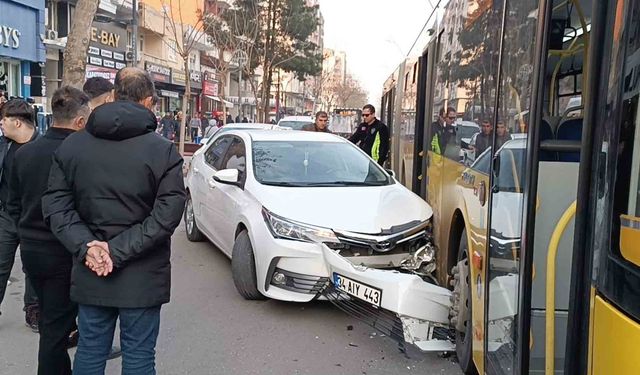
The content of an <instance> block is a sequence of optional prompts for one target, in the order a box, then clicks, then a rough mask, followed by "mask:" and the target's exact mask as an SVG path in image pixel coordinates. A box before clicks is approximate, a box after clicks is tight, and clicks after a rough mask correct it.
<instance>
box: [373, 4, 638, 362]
mask: <svg viewBox="0 0 640 375" xmlns="http://www.w3.org/2000/svg"><path fill="white" fill-rule="evenodd" d="M424 26H425V27H424V32H423V33H422V34H421V35H420V38H419V40H418V43H416V44H417V45H418V48H420V53H418V54H419V55H420V56H419V58H418V59H417V60H416V59H407V60H405V61H403V62H401V64H400V65H399V67H398V69H397V70H396V72H394V73H393V74H392V76H391V77H390V78H389V79H388V80H387V82H385V85H384V87H383V95H382V106H381V107H382V112H381V117H382V119H383V121H386V122H387V124H388V125H389V126H390V129H391V137H392V139H391V141H392V147H391V158H390V163H391V167H392V168H393V170H394V171H395V174H396V178H397V179H398V181H399V182H400V183H403V184H404V185H405V186H407V187H408V188H410V189H412V190H413V191H414V192H415V193H416V194H419V195H421V196H423V197H424V198H425V199H426V200H427V201H428V202H429V204H430V205H431V206H432V208H433V210H434V216H433V223H432V224H433V225H432V228H433V229H432V230H433V239H434V242H435V246H436V248H437V258H438V260H437V261H438V274H437V280H438V282H439V283H440V285H443V286H450V288H451V289H452V290H453V296H454V298H453V304H452V305H453V307H452V309H451V318H452V319H451V323H452V328H453V336H454V339H455V343H456V353H457V357H458V361H459V363H460V366H461V368H462V370H463V372H464V373H465V374H475V373H481V374H526V373H532V374H533V373H540V374H541V373H545V374H554V373H556V374H559V373H564V374H640V356H637V355H636V353H635V351H636V348H637V347H639V346H640V106H639V105H638V102H639V98H640V2H638V1H629V0H603V1H598V2H592V1H591V0H568V1H567V0H540V1H527V0H504V1H498V0H441V1H439V2H438V4H437V6H436V9H435V10H434V12H433V14H430V15H428V20H427V22H426V23H425V25H424ZM412 100H413V102H412ZM445 117H447V118H446V119H445ZM447 119H448V120H449V122H452V123H451V124H449V123H447ZM485 124H489V127H486V125H485ZM447 126H451V127H453V128H447ZM443 129H448V131H450V132H451V134H453V135H452V136H449V137H438V138H436V139H437V143H434V136H436V135H438V134H441V132H443V131H444V130H443ZM482 129H486V130H482ZM483 131H486V132H485V133H482V132H483ZM505 132H506V133H505ZM443 139H446V141H445V142H442V140H443ZM487 140H488V141H487ZM483 142H488V143H489V146H488V147H483V146H481V145H482V144H483ZM434 145H437V147H434Z"/></svg>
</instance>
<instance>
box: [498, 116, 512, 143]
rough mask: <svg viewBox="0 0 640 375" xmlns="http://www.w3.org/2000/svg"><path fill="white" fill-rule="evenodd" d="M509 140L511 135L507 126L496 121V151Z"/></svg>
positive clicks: (500, 121)
mask: <svg viewBox="0 0 640 375" xmlns="http://www.w3.org/2000/svg"><path fill="white" fill-rule="evenodd" d="M510 140H511V135H510V134H509V131H508V130H507V126H506V125H505V124H504V121H502V120H498V123H497V124H496V150H499V149H500V147H502V145H504V144H505V143H506V142H507V141H510Z"/></svg>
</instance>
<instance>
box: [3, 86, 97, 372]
mask: <svg viewBox="0 0 640 375" xmlns="http://www.w3.org/2000/svg"><path fill="white" fill-rule="evenodd" d="M51 110H52V112H53V125H52V127H50V128H49V130H47V133H46V134H45V135H44V136H42V137H39V138H38V139H37V140H35V141H33V142H30V143H29V144H26V145H24V146H23V147H21V148H20V150H18V152H16V155H15V161H14V165H13V169H12V174H11V186H10V191H9V202H8V204H7V210H8V211H9V214H10V215H11V217H12V218H13V220H14V222H15V223H16V224H17V225H18V234H19V237H20V255H21V258H22V263H23V265H24V268H25V271H26V273H27V274H28V275H29V278H30V279H31V282H32V284H33V287H34V289H35V291H36V294H37V295H38V300H39V301H40V327H39V328H40V345H39V349H38V375H44V374H51V375H64V374H71V360H70V359H69V354H68V353H67V338H68V337H69V334H70V333H71V331H73V330H74V329H75V321H76V313H77V306H76V304H75V303H73V302H71V299H70V298H69V288H70V287H71V265H72V257H71V253H69V252H68V251H67V249H65V247H64V246H63V245H62V244H61V243H60V242H59V241H58V239H57V238H56V237H55V236H54V235H53V233H51V230H50V229H49V227H48V226H47V225H46V224H45V222H44V219H43V217H42V204H41V198H42V194H44V192H45V191H46V190H47V180H48V176H49V170H50V169H51V160H52V156H53V153H54V152H55V151H56V149H57V148H58V146H60V144H61V143H62V141H64V139H65V138H67V136H69V135H70V134H72V133H74V132H75V131H78V130H81V129H83V128H84V124H85V122H86V120H87V119H88V118H89V114H90V110H89V97H87V95H85V94H84V93H83V92H82V91H80V90H78V89H75V88H73V87H68V86H66V87H62V88H60V89H58V90H56V92H55V93H54V94H53V97H52V99H51Z"/></svg>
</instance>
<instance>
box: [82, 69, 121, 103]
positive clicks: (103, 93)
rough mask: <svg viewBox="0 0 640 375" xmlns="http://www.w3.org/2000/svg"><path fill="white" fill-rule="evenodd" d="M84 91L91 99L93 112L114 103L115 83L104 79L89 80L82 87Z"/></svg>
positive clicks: (94, 78)
mask: <svg viewBox="0 0 640 375" xmlns="http://www.w3.org/2000/svg"><path fill="white" fill-rule="evenodd" d="M82 91H84V93H85V94H87V96H88V97H89V99H90V102H89V108H90V109H91V110H92V111H93V110H94V109H96V108H97V107H98V106H101V105H103V104H105V103H111V102H112V101H113V83H111V81H109V80H108V79H105V78H102V77H93V78H89V79H88V80H87V81H86V82H85V83H84V86H82Z"/></svg>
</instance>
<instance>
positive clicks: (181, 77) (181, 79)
mask: <svg viewBox="0 0 640 375" xmlns="http://www.w3.org/2000/svg"><path fill="white" fill-rule="evenodd" d="M171 83H173V84H174V85H179V86H184V85H185V84H186V83H187V75H186V74H185V73H184V71H183V70H174V71H173V74H172V75H171Z"/></svg>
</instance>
